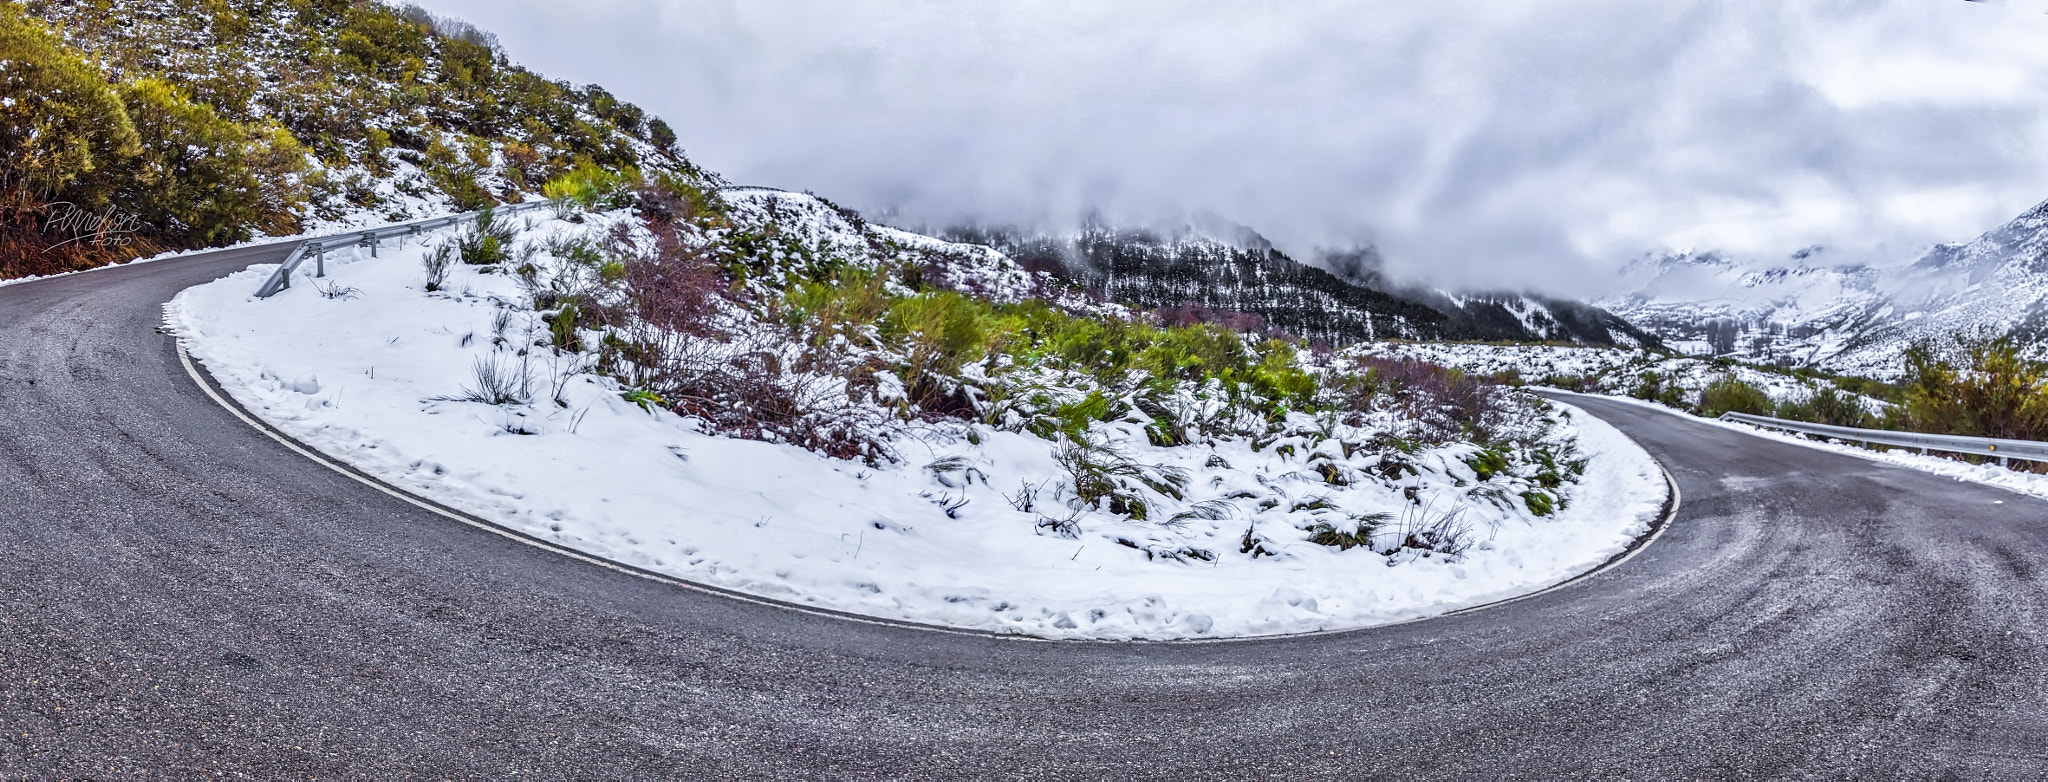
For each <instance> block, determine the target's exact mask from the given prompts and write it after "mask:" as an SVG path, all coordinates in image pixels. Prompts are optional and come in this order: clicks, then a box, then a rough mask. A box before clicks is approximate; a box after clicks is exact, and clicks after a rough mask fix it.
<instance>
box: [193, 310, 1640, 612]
mask: <svg viewBox="0 0 2048 782" xmlns="http://www.w3.org/2000/svg"><path fill="white" fill-rule="evenodd" d="M164 330H165V331H167V332H170V333H171V334H172V336H173V337H174V339H172V343H173V345H174V349H175V351H176V352H177V354H178V361H179V363H180V364H182V365H184V368H185V373H186V374H187V375H188V376H190V377H191V378H192V380H193V382H194V383H196V384H198V386H199V389H200V391H202V392H204V393H205V394H206V396H207V397H208V398H210V399H212V400H213V401H214V403H215V404H218V405H220V406H221V407H222V408H223V409H225V410H227V411H228V413H229V414H231V415H233V416H234V417H235V418H237V419H240V420H241V421H242V423H245V424H248V425H249V426H251V427H253V428H255V429H256V430H257V431H259V432H262V433H263V434H264V435H266V436H268V437H269V438H270V439H272V440H275V441H277V443H278V444H280V445H283V446H284V447H285V448H286V449H288V450H290V451H292V452H294V453H297V454H299V455H300V456H304V457H306V458H307V459H310V460H312V461H313V462H314V463H315V464H319V465H321V466H323V467H326V468H327V469H330V470H333V471H335V472H337V473H340V474H342V475H344V476H347V477H349V478H352V479H354V480H355V481H357V482H358V483H361V484H363V485H365V486H368V487H370V488H372V489H375V490H377V491H379V492H382V493H384V494H385V495H388V496H390V497H392V498H394V499H397V500H399V501H401V502H404V503H407V504H410V505H413V506H415V507H417V508H419V509H421V510H424V511H427V512H428V513H432V514H435V515H437V516H440V517H442V518H445V519H448V520H450V521H454V522H457V523H460V524H464V525H467V526H470V527H473V528H476V529H479V530H482V531H484V532H488V533H491V534H494V535H498V536H500V537H503V538H506V539H508V540H512V541H514V542H518V543H524V544H526V545H529V546H533V547H535V548H538V549H541V550H543V551H547V552H550V553H553V554H558V555H561V556H565V557H568V558H570V559H574V560H577V561H579V562H584V563H587V564H591V565H596V566H598V567H601V568H604V569H607V570H611V571H613V572H617V573H622V574H625V575H629V576H635V577H638V578H642V579H646V580H649V581H653V582H656V583H659V584H663V585H666V586H672V587H677V588H681V589H686V590H690V591H693V592H697V593H700V594H705V595H711V596H715V597H723V598H728V599H732V600H737V601H740V602H743V603H749V604H753V605H758V606H765V607H769V608H779V609H782V610H785V611H793V612H796V613H801V614H807V615H810V616H817V617H823V618H826V619H839V620H845V621H849V622H857V623H860V624H866V625H873V626H877V627H887V628H893V629H898V630H920V631H924V632H931V633H943V634H946V635H958V636H967V637H978V638H987V639H990V640H999V641H1027V642H1036V643H1085V644H1123V645H1133V644H1137V645H1142V644H1229V643H1248V642H1258V641H1284V640H1288V639H1296V638H1314V637H1318V636H1331V635H1346V634H1351V633H1368V632H1372V631H1375V630H1379V629H1382V628H1387V627H1397V626H1400V625H1406V624H1414V623H1416V622H1427V621H1430V620H1433V619H1443V618H1447V617H1453V616H1459V615H1462V614H1471V613H1477V612H1480V611H1484V610H1487V609H1490V608H1498V607H1500V606H1505V605H1508V604H1510V603H1518V602H1521V601H1523V600H1528V599H1531V598H1535V597H1541V596H1543V595H1547V594H1550V593H1552V592H1556V591H1558V590H1560V589H1564V588H1566V587H1569V586H1572V585H1574V584H1578V583H1580V582H1583V581H1586V580H1589V579H1591V578H1593V577H1594V576H1598V575H1600V574H1602V573H1606V572H1607V571H1610V570H1613V569H1614V568H1617V567H1620V566H1621V565H1622V563H1625V562H1627V561H1629V560H1630V559H1634V558H1635V556H1636V555H1637V554H1640V553H1642V552H1643V550H1644V549H1647V548H1649V545H1650V544H1651V543H1653V542H1655V541H1656V540H1657V538H1658V537H1661V536H1662V535H1663V534H1664V531H1665V530H1666V529H1669V528H1670V526H1671V522H1672V521H1673V520H1674V519H1675V518H1676V517H1677V515H1678V506H1679V492H1678V481H1677V480H1675V479H1674V478H1672V476H1671V471H1670V470H1668V469H1665V467H1664V464H1663V463H1662V462H1657V469H1658V472H1660V473H1661V474H1663V476H1664V486H1665V491H1666V493H1665V498H1664V508H1663V512H1662V513H1660V514H1658V517H1657V520H1656V521H1655V522H1653V523H1652V524H1651V525H1650V529H1649V530H1648V531H1646V532H1644V533H1643V534H1642V535H1639V536H1637V537H1636V539H1635V540H1634V541H1632V542H1630V543H1629V546H1628V548H1626V549H1623V550H1622V551H1621V552H1620V553H1617V554H1615V555H1614V556H1613V557H1610V558H1608V560H1607V561H1606V562H1603V563H1601V564H1600V565H1599V566H1598V567H1595V568H1593V569H1591V570H1588V571H1586V572H1584V573H1580V574H1578V575H1575V576H1572V577H1571V578H1567V579H1565V580H1563V581H1560V582H1558V583H1555V584H1552V585H1550V586H1547V587H1544V588H1542V589H1539V590H1537V591H1534V592H1530V593H1528V594H1524V595H1516V596H1514V597H1509V598H1502V599H1500V600H1495V601H1493V602H1490V603H1481V604H1479V605H1475V606H1467V607H1465V608H1460V609H1457V610H1455V611H1446V612H1444V613H1441V614H1431V615H1429V616H1418V617H1414V618H1412V619H1403V620H1400V621H1396V622H1387V623H1385V624H1377V625H1371V626H1367V627H1351V628H1344V629H1334V630H1311V631H1308V632H1302V633H1283V634H1278V635H1251V636H1237V637H1231V638H1185V639H1174V640H1167V641H1155V640H1143V639H1138V640H1114V639H1095V638H1072V639H1068V638H1041V637H1039V636H1033V635H1023V634H1019V633H994V632H988V631H986V630H970V629H965V628H958V627H946V626H943V625H931V624H922V623H918V622H906V621H902V620H896V619H882V618H878V617H872V616H864V615H861V614H855V613H850V612H846V611H835V610H832V609H829V608H819V607H816V606H807V605H803V604H801V603H792V602H788V601H783V600H775V599H773V598H766V597H761V596H759V595H751V594H747V593H745V592H739V591H735V590H731V589H725V588H723V587H715V586H711V585H709V584H701V583H698V582H695V581H690V580H688V579H682V578H677V577H675V576H671V575H667V574H665V573H659V572H656V571H652V570H648V569H645V568H641V567H636V566H633V565H628V564H625V563H623V562H617V561H614V560H610V559H606V558H604V557H600V556H596V555H594V554H589V553H586V552H583V551H579V550H577V549H574V548H570V547H568V546H565V545H562V544H560V543H555V542H553V541H549V540H547V539H544V538H540V537H536V536H533V535H529V534H527V533H524V532H520V531H519V530H515V529H512V528H510V527H507V526H504V525H502V524H498V523H496V522H492V521H489V520H486V519H483V518H480V517H477V516H475V515H472V514H470V513H467V512H464V511H461V510H458V509H455V508H452V507H449V506H447V505H444V504H442V503H440V502H437V501H435V500H432V499H428V498H426V497H422V496H420V495H418V494H415V493H413V492H410V491H406V490H405V489H401V488H399V487H397V486H393V485H391V484H390V483H388V482H386V481H384V480H383V479H381V478H378V477H376V476H374V475H370V474H369V473H366V472H363V471H361V470H358V469H356V468H355V467H354V466H352V465H350V464H347V463H345V462H342V461H341V460H339V459H336V458H334V457H331V456H328V455H326V454H324V453H321V452H319V451H318V450H315V449H313V448H312V447H311V446H308V445H306V444H304V443H301V442H299V441H298V440H297V439H296V438H294V437H292V436H291V435H288V434H285V433H284V432H283V431H281V430H279V429H277V428H276V427H274V426H271V425H270V423H269V422H267V421H264V420H263V419H261V418H258V417H256V416H255V415H254V414H252V413H250V412H249V411H248V410H247V409H246V408H244V407H242V405H241V403H240V402H238V401H236V400H235V399H234V397H232V396H230V395H229V394H228V393H227V391H226V389H225V388H224V387H222V386H221V385H220V382H219V381H218V380H216V379H214V377H213V374H212V373H211V372H208V371H206V369H205V368H204V367H202V366H201V365H200V364H199V362H196V361H194V360H193V359H192V355H191V353H190V352H188V351H187V350H186V349H185V340H184V338H183V337H182V336H179V335H177V333H176V330H175V329H174V328H171V324H168V323H167V324H166V325H165V326H164ZM1589 415H1590V413H1589ZM1622 436H1623V437H1627V436H1628V435H1627V434H1625V433H1624V434H1623V435H1622ZM1630 439H1633V438H1630ZM1651 460H1652V461H1656V457H1655V456H1652V457H1651Z"/></svg>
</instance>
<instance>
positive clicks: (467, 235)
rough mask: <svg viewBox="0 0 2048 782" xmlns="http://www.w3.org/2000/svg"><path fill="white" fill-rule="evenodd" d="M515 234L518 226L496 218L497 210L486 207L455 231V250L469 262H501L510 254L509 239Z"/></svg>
mask: <svg viewBox="0 0 2048 782" xmlns="http://www.w3.org/2000/svg"><path fill="white" fill-rule="evenodd" d="M518 237H519V228H518V226H515V225H513V224H512V223H510V222H506V221H504V220H500V219H498V216H497V212H496V210H492V209H485V210H483V211H482V212H479V213H478V214H477V216H476V220H474V221H472V222H471V223H470V224H469V226H468V227H467V228H464V229H463V231H462V233H461V234H458V235H456V237H455V238H454V240H453V241H454V247H455V254H456V255H458V256H460V257H461V258H462V262H463V263H466V264H469V265H472V266H489V265H492V264H499V263H504V262H505V261H506V260H507V259H509V258H511V257H512V240H514V239H516V238H518Z"/></svg>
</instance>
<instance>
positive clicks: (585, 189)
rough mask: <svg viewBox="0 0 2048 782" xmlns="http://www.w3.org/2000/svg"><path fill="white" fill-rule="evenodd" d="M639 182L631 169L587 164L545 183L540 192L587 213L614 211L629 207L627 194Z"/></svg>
mask: <svg viewBox="0 0 2048 782" xmlns="http://www.w3.org/2000/svg"><path fill="white" fill-rule="evenodd" d="M639 179H640V176H639V172H638V171H636V170H633V169H625V170H621V171H613V170H609V169H606V168H603V167H600V166H598V165H595V164H592V163H587V162H586V163H581V164H578V165H577V166H576V167H575V168H572V169H569V170H568V171H565V172H563V173H562V174H561V175H559V176H556V177H555V178H553V179H550V180H548V182H547V184H545V185H542V186H541V189H540V192H541V195H543V196H546V197H548V198H552V199H559V200H564V201H568V202H570V203H574V204H576V205H577V206H579V207H582V208H584V209H586V210H588V209H617V208H621V207H624V206H627V205H628V204H627V203H626V198H627V194H628V191H629V189H630V188H631V187H632V186H633V185H634V184H635V183H637V182H638V181H639Z"/></svg>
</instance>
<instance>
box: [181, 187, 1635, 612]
mask: <svg viewBox="0 0 2048 782" xmlns="http://www.w3.org/2000/svg"><path fill="white" fill-rule="evenodd" d="M693 209H701V210H702V211H701V213H700V214H698V215H697V216H696V217H690V218H685V217H681V216H678V217H676V218H675V222H673V223H663V222H661V221H659V220H644V221H643V220H640V219H635V216H634V214H633V213H632V212H629V211H615V212H607V213H602V214H596V213H593V214H587V215H575V214H565V215H562V216H560V217H558V218H557V219H553V220H539V221H536V222H533V223H530V224H528V223H506V222H503V221H498V222H494V223H491V224H488V225H485V224H479V225H475V226H471V227H469V228H467V229H464V230H462V231H460V232H457V233H455V234H453V235H450V236H443V237H434V238H432V239H430V240H429V241H428V242H427V243H426V244H423V245H414V246H412V247H407V248H403V249H400V250H393V249H390V248H386V250H385V251H384V252H383V253H382V257H381V258H367V257H350V256H341V257H335V256H330V258H329V262H328V268H329V271H330V275H331V276H330V278H329V279H327V280H317V281H316V280H308V281H306V283H304V284H301V285H298V286H295V287H293V288H291V289H288V290H286V291H284V292H283V293H281V294H279V295H278V296H276V297H274V298H271V299H254V298H252V297H251V296H250V292H251V291H252V290H253V289H254V288H255V286H256V285H257V283H258V282H259V281H260V280H261V279H262V278H263V276H264V275H266V274H267V273H268V272H269V267H265V266H259V267H256V268H252V269H250V270H247V271H244V272H239V273H236V274H234V275H231V276H229V277H227V278H224V279H222V280H219V281H217V282H214V283H210V284H208V285H203V286H199V287H196V288H193V289H190V290H187V291H185V292H184V293H182V294H181V295H180V296H179V297H178V298H177V299H176V300H175V301H174V302H172V304H171V305H169V306H168V307H167V320H168V322H169V323H170V325H171V326H172V327H173V328H174V329H175V330H176V331H177V333H178V334H179V336H180V338H181V339H182V340H183V341H184V343H185V344H186V345H188V346H189V348H190V349H191V351H192V353H193V355H194V356H195V357H197V358H199V359H200V360H201V361H202V362H203V363H204V365H205V366H206V367H207V368H208V370H209V371H210V372H212V373H213V374H214V376H215V377H216V378H218V379H219V380H220V381H221V382H222V383H223V385H224V386H225V387H226V388H227V389H228V390H229V392H230V393H231V394H232V395H233V396H234V397H235V398H236V399H237V400H239V401H240V402H241V403H242V404H243V405H244V406H245V407H247V408H248V409H250V410H251V411H253V412H254V413H256V414H257V415H258V416H261V417H262V418H264V419H265V420H267V421H269V422H270V423H272V424H273V425H276V426H278V427H279V428H281V429H283V430H284V431H286V432H288V433H290V434H291V435H292V436H294V437H296V438H299V439H300V440H302V441H304V442H306V443H308V444H310V445H312V446H314V447H316V448H319V449H321V450H323V451H325V452H327V453H329V454H331V455H334V456H336V457H338V458H340V459H343V460H346V461H347V462H349V463H351V464H353V465H356V466H358V467H360V468H361V469H364V470H366V471H368V472H369V473H371V474H374V475H377V476H379V477H380V478H383V479H385V480H387V481H390V482H392V483H394V484H397V485H399V486H402V487H405V488H406V489H408V490H412V491H416V492H419V493H421V494H424V495H427V496H430V497H434V498H436V499H438V500H440V501H443V502H445V503H448V504H450V505H453V506H455V507H458V508H461V509H463V510H466V511H468V512H471V513H474V514H477V515H479V516H482V517H484V518H486V519H489V520H491V521H494V522H497V523H500V524H503V525H505V526H508V527H511V528H513V529H517V530H521V531H524V532H527V533H530V534H533V535H536V536H540V537H543V538H546V539H549V540H553V541H558V542H561V543H563V544H565V545H568V546H572V547H575V548H578V549H581V550H584V551H588V552H591V553H593V554H597V555H600V556H604V557H608V558H612V559H616V560H619V561H623V562H627V563H631V564H634V565H637V566H640V567H644V568H648V569H652V570H656V571H659V572H663V573H667V574H671V575H675V576H678V577H682V578H687V579H692V580H696V581H701V582H704V583H709V584H715V585H719V586H723V587H728V588H732V589H737V590H741V591H745V592H749V593H753V594H758V595H763V596H768V597H773V598H777V599H782V600H789V601H795V602H799V603H804V604H809V605H816V606H822V607H828V608H834V609H840V610H845V611H853V612H858V613H863V614H869V615H874V616H882V617H889V618H893V619H904V620H911V621H918V622H928V623H937V624H944V625H951V626H958V627H970V628H978V629H985V630H991V631H996V632H1005V633H1022V634H1030V635H1037V636H1045V637H1060V638H1080V637H1086V638H1160V639H1168V638H1191V637H1218V636H1241V635H1256V634H1268V633H1284V632H1297V631H1308V630H1319V629H1334V628H1345V627H1358V626H1365V625H1371V624H1378V623H1384V622H1391V621H1399V620H1403V619H1408V618H1413V617H1417V616H1425V615H1430V614H1436V613H1442V612H1444V611H1449V610H1454V609H1457V608H1461V607H1465V606H1471V605H1476V604H1480V603H1485V602H1489V601H1492V600H1497V599H1501V598H1505V597H1509V596H1513V595H1517V594H1524V593H1527V592H1530V591H1534V590H1537V589H1541V588H1543V587H1545V586H1547V585H1550V584H1554V583H1557V582H1559V581H1562V580H1564V579H1567V578H1569V577H1571V576H1572V575H1574V574H1576V573H1580V572H1583V571H1585V570H1587V569H1589V568H1591V567H1595V566H1597V565H1599V564H1600V563H1602V562H1604V561H1606V560H1607V559H1608V558H1609V557H1611V556H1613V555H1614V554H1616V553H1618V552H1620V551H1622V550H1623V549H1624V548H1626V546H1627V545H1629V543H1630V542H1631V541H1633V540H1634V539H1635V538H1636V537H1637V536H1639V535H1640V534H1642V533H1643V532H1644V531H1645V530H1646V529H1647V525H1648V524H1649V523H1650V522H1651V521H1652V520H1654V518H1655V516H1656V514H1657V513H1658V512H1659V510H1660V508H1661V504H1662V503H1663V501H1664V498H1665V488H1664V485H1663V480H1662V478H1661V475H1660V474H1659V472H1658V470H1657V467H1656V465H1655V463H1654V462H1653V461H1651V460H1650V459H1649V458H1648V456H1647V454H1645V453H1644V452H1643V451H1642V450H1641V449H1640V448H1638V447H1637V446H1635V445H1634V444H1633V443H1631V442H1630V441H1629V440H1628V439H1627V438H1626V437H1624V436H1622V435H1620V434H1619V433H1618V432H1616V431H1615V430H1613V429H1612V428H1610V427H1608V426H1606V425H1605V424H1603V423H1601V422H1599V421H1597V420H1594V419H1592V418H1591V417H1590V416H1584V415H1577V414H1574V413H1573V411H1572V410H1570V409H1569V408H1565V407H1562V406H1557V405H1552V404H1549V403H1545V402H1542V401H1540V400H1537V399H1535V398H1533V397H1529V396H1525V395H1518V394H1514V393H1512V392H1509V391H1507V390H1505V389H1501V388H1499V387H1496V386H1492V385H1490V384H1486V383H1483V382H1474V381H1472V380H1470V379H1468V378H1462V377H1460V376H1457V375H1455V374H1450V373H1446V372H1444V371H1443V370H1441V369H1439V368H1436V367H1434V366H1431V365H1428V364H1424V363H1421V362H1413V361H1400V360H1379V359H1374V358H1371V357H1366V356H1345V355H1329V354H1317V353H1314V352H1311V351H1307V350H1303V349H1301V348H1300V346H1299V344H1298V343H1284V342H1278V341H1265V340H1262V339H1260V338H1258V337H1243V336H1240V335H1238V334H1236V333H1234V332H1230V331H1228V330H1225V329H1221V328H1217V327H1213V326H1200V327H1196V326H1190V327H1179V328H1164V327H1157V326H1151V325H1147V324H1146V323H1144V322H1143V320H1142V319H1139V316H1140V315H1141V314H1142V313H1136V312H1130V311H1125V310H1121V309H1119V308H1115V307H1105V306H1104V305H1100V304H1098V303H1096V302H1094V301H1093V300H1091V299H1087V298H1063V297H1064V296H1065V294H1064V293H1063V291H1064V290H1065V289H1063V288H1061V287H1060V286H1058V285H1057V284H1056V283H1055V282H1054V281H1051V280H1048V279H1047V278H1045V277H1044V276H1042V275H1034V274H1031V273H1029V272H1026V271H1025V270H1024V269H1023V268H1021V267H1020V266H1018V265H1017V264H1015V263H1013V262H1012V261H1011V260H1010V259H1009V258H1007V257H1006V256H1004V255H1002V254H1001V253H997V252H994V251H991V250H988V249H987V248H984V247H979V246H972V245H959V244H950V243H947V242H943V241H939V240H935V239H930V238H927V237H922V236H918V235H915V234H908V233H904V232H900V231H893V230H890V229H886V228H878V227H874V226H870V225H867V224H865V223H863V222H861V221H859V220H858V218H857V216H853V215H851V214H850V213H845V212H841V211H839V210H836V209H834V208H832V207H831V206H830V204H829V203H826V202H823V201H821V200H820V199H816V198H813V197H810V196H805V195H798V194H791V193H777V192H772V191H760V190H749V191H737V192H730V193H726V194H724V195H723V196H720V197H717V198H707V199H706V201H705V202H704V204H702V205H700V206H697V207H693V206H691V205H690V204H688V203H685V202H682V201H669V202H663V201H661V200H660V199H659V198H653V197H647V196H643V200H642V201H641V214H642V215H646V214H657V213H659V214H671V215H685V214H688V213H690V212H691V211H692V210H693ZM564 218H566V219H564ZM486 236H491V237H495V238H496V241H495V242H494V243H490V244H491V247H495V248H496V249H495V250H489V248H486V247H485V245H486V244H487V243H486V242H484V241H483V238H484V237H486ZM487 250H488V251H487ZM707 275H709V276H707ZM862 312H864V313H866V314H859V313H862ZM992 330H993V332H1000V333H992ZM975 346H980V347H975Z"/></svg>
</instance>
